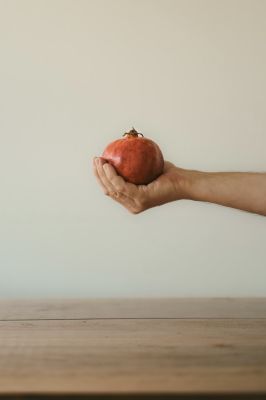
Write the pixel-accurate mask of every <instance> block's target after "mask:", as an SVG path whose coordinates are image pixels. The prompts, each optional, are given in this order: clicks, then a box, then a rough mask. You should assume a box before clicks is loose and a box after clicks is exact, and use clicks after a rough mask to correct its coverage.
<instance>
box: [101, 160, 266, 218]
mask: <svg viewBox="0 0 266 400" xmlns="http://www.w3.org/2000/svg"><path fill="white" fill-rule="evenodd" d="M94 172H95V176H96V178H97V179H98V182H99V183H100V185H101V186H102V188H103V190H104V193H105V194H106V195H108V196H110V197H111V198H113V199H114V200H116V201H117V202H119V203H121V204H122V205H123V206H124V207H126V208H127V209H128V210H129V211H130V212H132V213H134V214H137V213H140V212H142V211H145V210H147V209H148V208H151V207H155V206H158V205H161V204H165V203H168V202H170V201H175V200H180V199H190V200H196V201H205V202H210V203H216V204H221V205H223V206H227V207H232V208H238V209H241V210H245V211H249V212H253V213H257V214H261V215H265V216H266V173H250V172H211V173H210V172H200V171H191V170H186V169H182V168H178V167H176V166H175V165H174V164H172V163H170V162H166V163H165V168H164V172H163V174H162V175H161V176H160V177H159V178H158V179H156V180H155V181H153V182H152V183H150V184H149V185H139V186H136V185H133V184H131V183H128V182H125V181H124V179H123V178H121V177H120V176H118V175H117V174H116V171H115V170H114V168H113V167H112V166H111V165H110V164H108V163H106V162H105V161H104V160H102V159H100V158H95V160H94Z"/></svg>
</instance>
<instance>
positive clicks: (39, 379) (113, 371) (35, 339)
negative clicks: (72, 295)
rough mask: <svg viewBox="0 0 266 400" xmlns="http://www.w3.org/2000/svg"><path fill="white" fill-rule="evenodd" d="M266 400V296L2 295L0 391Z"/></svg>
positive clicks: (39, 395) (18, 395)
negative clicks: (29, 298) (15, 298)
mask: <svg viewBox="0 0 266 400" xmlns="http://www.w3.org/2000/svg"><path fill="white" fill-rule="evenodd" d="M60 397H61V398H67V399H68V398H69V399H70V398H71V399H81V398H82V399H85V398H89V399H92V398H93V399H94V398H97V399H128V398H130V399H133V398H136V399H138V398H150V399H157V398H161V399H167V398H178V399H192V398H193V399H210V398H215V399H224V398H225V399H229V398H230V399H231V398H232V399H237V398H241V399H242V398H245V399H249V400H251V399H253V398H254V399H255V398H256V399H259V398H260V399H266V298H265V299H146V300H145V299H137V300H133V299H131V300H130V299H120V300H34V301H25V300H24V301H3V300H2V301H0V398H2V399H3V398H4V399H9V398H10V399H25V398H27V399H28V398H31V399H46V398H47V399H48V398H49V399H52V398H60Z"/></svg>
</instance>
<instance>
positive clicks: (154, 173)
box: [102, 128, 164, 185]
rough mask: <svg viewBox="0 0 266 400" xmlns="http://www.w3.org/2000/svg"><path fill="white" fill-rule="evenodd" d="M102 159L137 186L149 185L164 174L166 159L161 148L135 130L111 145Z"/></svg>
mask: <svg viewBox="0 0 266 400" xmlns="http://www.w3.org/2000/svg"><path fill="white" fill-rule="evenodd" d="M102 157H103V158H104V159H105V160H106V161H108V162H109V163H110V164H111V165H113V166H114V168H115V169H116V171H117V173H118V174H119V175H121V176H122V177H123V178H124V179H125V180H126V181H127V182H131V183H134V184H135V185H147V184H148V183H150V182H152V181H153V180H154V179H156V178H157V177H158V176H159V175H161V173H162V172H163V167H164V159H163V155H162V152H161V150H160V148H159V146H158V145H157V144H156V143H155V142H153V141H152V140H150V139H147V138H145V137H144V136H143V135H142V133H138V132H137V131H136V130H135V129H134V128H132V129H131V131H129V132H126V133H125V134H124V135H123V137H122V139H118V140H115V141H114V142H112V143H110V144H109V145H108V146H107V147H106V149H105V150H104V152H103V155H102Z"/></svg>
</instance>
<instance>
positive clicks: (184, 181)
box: [176, 168, 207, 200]
mask: <svg viewBox="0 0 266 400" xmlns="http://www.w3.org/2000/svg"><path fill="white" fill-rule="evenodd" d="M176 172H177V185H176V186H177V187H176V193H177V195H178V196H179V198H180V197H181V198H183V199H187V200H203V198H204V193H203V192H204V182H205V180H206V176H207V173H206V172H202V171H196V170H188V169H181V168H176Z"/></svg>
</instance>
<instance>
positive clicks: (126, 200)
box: [110, 192, 136, 213]
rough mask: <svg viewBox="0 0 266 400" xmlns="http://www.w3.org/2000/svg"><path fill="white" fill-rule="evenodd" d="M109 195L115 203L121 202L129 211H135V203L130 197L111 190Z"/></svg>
mask: <svg viewBox="0 0 266 400" xmlns="http://www.w3.org/2000/svg"><path fill="white" fill-rule="evenodd" d="M110 197H111V198H112V199H113V200H114V201H116V202H117V203H119V204H121V205H122V206H123V207H125V208H126V209H127V210H129V211H130V212H133V213H136V204H135V202H134V201H133V199H131V198H130V197H128V196H126V195H125V194H123V193H119V192H112V193H111V194H110Z"/></svg>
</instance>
